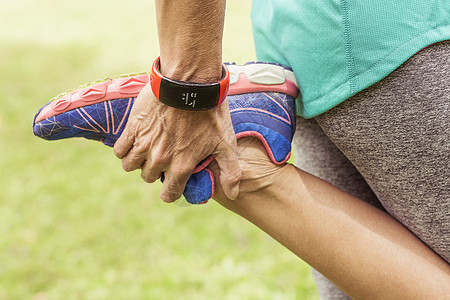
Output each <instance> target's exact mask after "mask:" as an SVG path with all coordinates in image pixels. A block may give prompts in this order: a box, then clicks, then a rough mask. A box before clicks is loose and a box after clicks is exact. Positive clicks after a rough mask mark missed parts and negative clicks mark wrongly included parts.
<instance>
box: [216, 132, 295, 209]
mask: <svg viewBox="0 0 450 300" xmlns="http://www.w3.org/2000/svg"><path fill="white" fill-rule="evenodd" d="M238 160H239V166H240V169H241V171H242V178H241V183H240V187H239V197H238V199H237V200H239V199H241V198H242V199H243V198H245V197H246V195H247V194H250V193H254V192H256V191H263V190H264V189H265V188H267V187H269V186H270V185H272V184H275V183H276V181H277V180H280V178H282V177H283V176H284V175H283V173H284V172H286V171H287V168H288V167H289V166H292V165H289V164H286V163H285V164H281V165H276V164H274V163H273V162H272V161H271V160H270V158H269V156H268V155H267V152H266V150H265V148H264V146H263V145H262V143H261V141H259V140H258V139H257V138H254V137H244V138H241V139H239V140H238ZM208 168H209V169H210V170H211V171H212V172H213V174H214V177H215V178H217V176H218V175H219V165H218V164H217V162H216V161H213V162H212V163H211V164H210V165H209V166H208ZM280 192H281V191H280ZM213 198H214V200H216V201H218V202H219V203H220V204H222V205H223V206H225V207H228V208H230V205H232V206H235V205H239V203H241V201H236V204H234V203H233V204H231V203H229V202H230V201H229V200H230V199H229V197H227V195H226V193H224V191H223V186H221V184H220V183H218V182H216V185H215V193H214V197H213Z"/></svg>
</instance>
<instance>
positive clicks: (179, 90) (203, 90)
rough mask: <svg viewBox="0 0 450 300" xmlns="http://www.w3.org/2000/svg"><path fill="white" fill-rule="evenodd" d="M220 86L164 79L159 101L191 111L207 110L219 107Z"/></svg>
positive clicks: (217, 84)
mask: <svg viewBox="0 0 450 300" xmlns="http://www.w3.org/2000/svg"><path fill="white" fill-rule="evenodd" d="M219 97H220V84H219V83H213V84H201V83H191V82H184V81H183V82H181V81H176V80H172V79H169V78H166V77H163V79H162V80H161V85H160V88H159V100H160V101H161V102H163V103H164V104H167V105H170V106H173V107H176V108H181V109H189V110H206V109H211V108H213V107H215V106H217V105H218V103H219Z"/></svg>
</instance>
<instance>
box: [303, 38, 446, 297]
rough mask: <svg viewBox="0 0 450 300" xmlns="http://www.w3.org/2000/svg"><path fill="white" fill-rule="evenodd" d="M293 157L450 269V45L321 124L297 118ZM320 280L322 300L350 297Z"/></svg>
mask: <svg viewBox="0 0 450 300" xmlns="http://www.w3.org/2000/svg"><path fill="white" fill-rule="evenodd" d="M294 152H295V158H296V163H297V166H298V167H300V168H301V169H303V170H305V171H308V172H310V173H312V174H314V175H316V176H318V177H320V178H322V179H324V180H326V181H328V182H330V183H331V184H333V185H335V186H337V187H339V188H340V189H342V190H344V191H346V192H348V193H350V194H353V195H355V196H357V197H359V198H360V199H363V200H364V201H367V202H369V203H371V204H372V205H374V206H376V207H378V208H381V209H383V210H385V211H387V212H388V213H389V214H390V215H392V216H393V217H394V218H396V219H397V220H398V221H400V222H401V223H402V224H403V225H405V226H406V227H407V228H408V229H409V230H410V231H411V232H413V233H414V234H415V235H416V236H417V237H418V238H419V239H421V240H422V241H423V242H424V243H425V244H427V245H428V246H429V247H430V248H432V249H433V250H434V251H435V252H436V253H438V254H439V255H440V256H441V257H442V258H443V259H444V260H446V261H447V262H449V263H450V41H444V42H439V43H436V44H433V45H431V46H429V47H427V48H425V49H424V50H422V51H420V52H419V53H417V54H416V55H414V56H413V57H411V58H410V59H409V60H408V61H406V62H405V63H404V64H403V65H402V66H401V67H399V68H398V69H397V70H395V71H394V72H393V73H391V74H390V75H389V76H388V77H386V78H385V79H383V80H381V81H380V82H378V83H376V84H375V85H373V86H371V87H369V88H367V89H365V90H363V91H361V92H360V93H358V94H357V95H355V96H353V97H351V98H350V99H348V100H346V101H345V102H343V103H342V104H340V105H339V106H337V107H335V108H333V109H331V110H330V111H328V112H326V113H324V114H322V115H320V116H318V117H316V118H315V119H311V120H305V119H301V118H297V133H296V135H295V138H294ZM368 247H370V245H368ZM342 268H344V269H345V266H342ZM314 277H315V279H316V284H317V288H318V291H319V295H320V297H321V299H347V298H348V297H347V296H346V295H345V294H344V293H342V292H341V291H340V290H339V289H338V288H337V287H335V286H334V285H333V284H332V283H331V282H329V281H328V280H327V279H325V278H324V277H323V276H322V275H320V274H319V273H318V272H314Z"/></svg>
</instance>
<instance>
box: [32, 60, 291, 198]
mask: <svg viewBox="0 0 450 300" xmlns="http://www.w3.org/2000/svg"><path fill="white" fill-rule="evenodd" d="M227 68H228V70H229V72H230V89H229V92H228V97H227V98H228V103H229V108H230V114H231V120H232V123H233V127H234V131H235V133H236V138H238V139H239V138H241V137H245V136H254V137H256V138H258V139H259V140H260V141H261V142H262V143H263V145H264V147H265V149H266V151H267V153H268V155H269V157H270V159H271V160H272V162H273V163H275V164H282V163H284V162H286V161H287V160H288V159H289V157H290V153H291V142H292V138H293V135H294V132H295V98H296V97H297V95H298V88H297V83H296V80H295V77H294V74H293V72H292V70H291V69H289V68H286V67H283V66H280V65H277V64H269V63H263V62H252V63H247V64H245V65H244V66H238V65H235V64H228V65H227ZM148 82H149V74H147V73H142V74H134V75H126V76H122V77H118V78H111V79H105V80H103V81H99V82H94V83H91V84H87V85H85V86H84V87H81V88H77V89H74V90H72V91H69V92H66V93H64V94H62V95H59V96H57V97H55V98H54V99H53V100H52V101H51V102H49V103H48V104H46V105H45V106H43V107H42V108H41V109H40V110H39V111H38V113H37V114H36V116H35V118H34V121H33V132H34V134H35V135H36V136H38V137H41V138H43V139H46V140H58V139H66V138H72V137H84V138H87V139H92V140H98V141H101V142H102V143H104V144H105V145H108V146H114V143H115V142H116V141H117V139H118V138H119V137H120V135H121V134H122V132H123V130H124V128H125V126H126V123H127V121H128V117H129V114H130V111H131V108H132V106H133V104H134V100H135V99H136V97H137V95H138V94H139V92H140V91H141V90H142V88H143V87H144V86H145V85H146V84H148ZM211 161H212V157H210V158H207V159H206V160H205V161H203V162H202V163H201V164H199V165H198V166H197V168H196V169H195V170H194V173H193V174H192V176H191V177H190V179H189V180H188V182H187V185H186V188H185V190H184V193H183V195H184V197H185V198H186V200H187V201H188V202H189V203H192V204H199V203H206V202H207V201H208V200H209V199H211V198H212V196H213V195H214V177H213V175H212V172H211V171H210V170H209V169H208V168H207V166H208V164H209V163H210V162H211ZM163 179H164V174H163V176H162V180H163Z"/></svg>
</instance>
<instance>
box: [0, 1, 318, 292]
mask: <svg viewBox="0 0 450 300" xmlns="http://www.w3.org/2000/svg"><path fill="white" fill-rule="evenodd" d="M0 3H1V6H2V9H1V10H0V25H2V26H1V27H2V28H3V29H5V28H7V30H2V31H0V38H1V39H0V82H1V88H0V99H1V100H0V101H1V109H0V138H1V139H0V184H1V185H0V220H1V221H0V235H1V238H0V299H36V300H38V299H39V300H43V299H317V293H316V291H315V288H314V286H313V282H312V277H311V275H310V273H309V268H308V266H306V264H304V263H303V262H301V261H300V260H299V259H298V258H296V257H295V256H294V255H293V254H291V253H290V252H289V251H287V250H286V249H285V248H283V247H282V246H280V245H279V244H277V243H276V242H275V241H274V240H272V239H271V238H270V237H268V236H267V235H266V234H264V233H263V232H261V231H260V230H259V229H257V228H255V227H254V226H253V225H251V224H249V223H248V222H246V221H245V220H243V219H241V218H240V217H238V216H236V215H234V214H232V213H231V212H229V211H227V210H225V209H224V208H222V207H221V206H220V205H218V204H217V203H215V202H214V201H210V203H209V204H207V205H203V206H190V207H187V206H186V205H182V204H179V205H168V204H165V203H163V202H162V201H160V200H159V199H158V194H159V189H160V187H161V185H160V184H153V185H148V184H145V183H144V182H142V180H141V179H140V176H139V174H138V173H137V172H135V173H130V174H128V173H125V172H123V171H122V169H121V166H120V161H119V160H117V159H116V158H115V157H114V154H113V152H112V150H111V149H110V148H107V147H105V146H103V145H101V144H100V143H96V142H92V141H87V140H75V139H74V140H64V141H55V142H47V141H44V140H40V139H38V138H36V137H34V136H33V134H32V131H31V123H32V119H33V116H34V113H35V112H36V111H37V110H38V109H39V107H41V106H42V105H43V104H45V103H46V102H47V101H48V99H51V98H52V97H53V96H55V95H56V94H58V93H60V92H62V91H64V90H66V89H69V88H71V87H73V86H77V85H79V84H83V83H85V82H89V81H92V80H96V79H99V78H104V77H107V76H110V75H117V74H121V73H129V72H137V71H145V70H148V69H149V66H150V64H151V62H152V60H153V59H154V58H155V57H156V56H157V55H158V46H157V43H156V25H155V21H154V20H155V18H154V9H153V2H152V1H142V0H140V1H138V0H135V1H129V2H126V3H125V2H112V1H105V0H93V1H54V0H42V1H31V0H20V1H6V0H0ZM228 6H229V7H228V12H227V24H226V32H225V44H224V58H225V59H226V60H233V61H236V62H238V63H242V62H245V61H247V60H252V59H254V58H255V55H254V49H253V48H252V47H253V46H252V36H251V28H250V21H249V3H246V2H245V3H243V2H242V1H238V0H234V1H228Z"/></svg>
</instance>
